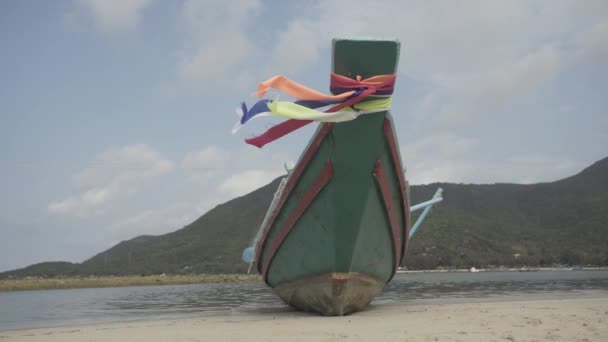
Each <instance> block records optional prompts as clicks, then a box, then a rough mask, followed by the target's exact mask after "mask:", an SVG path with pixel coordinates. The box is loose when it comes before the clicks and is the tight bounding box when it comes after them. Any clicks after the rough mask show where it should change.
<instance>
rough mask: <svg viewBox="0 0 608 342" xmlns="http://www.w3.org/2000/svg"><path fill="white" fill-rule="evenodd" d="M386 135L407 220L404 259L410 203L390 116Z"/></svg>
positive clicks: (404, 250)
mask: <svg viewBox="0 0 608 342" xmlns="http://www.w3.org/2000/svg"><path fill="white" fill-rule="evenodd" d="M384 137H385V138H386V141H387V143H388V147H389V149H390V151H391V157H392V164H393V167H394V169H395V173H396V174H397V179H398V180H399V190H400V193H401V201H400V203H401V208H402V210H403V212H404V213H405V214H404V217H405V222H403V226H402V227H403V228H402V229H403V234H402V236H403V245H402V247H401V254H400V256H399V260H403V258H404V257H405V253H406V251H407V246H408V241H409V236H410V234H409V230H410V204H409V200H408V194H407V187H408V184H407V181H406V180H405V176H404V174H403V166H402V164H401V156H400V155H399V150H398V147H397V140H396V139H395V131H394V128H393V125H392V123H391V120H390V119H389V118H385V119H384Z"/></svg>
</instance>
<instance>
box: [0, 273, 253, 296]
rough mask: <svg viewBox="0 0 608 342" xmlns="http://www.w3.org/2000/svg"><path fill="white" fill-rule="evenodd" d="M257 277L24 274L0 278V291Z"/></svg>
mask: <svg viewBox="0 0 608 342" xmlns="http://www.w3.org/2000/svg"><path fill="white" fill-rule="evenodd" d="M257 281H262V278H261V276H259V275H257V274H196V275H194V274H193V275H147V276H80V277H79V276H72V277H53V278H42V277H25V278H15V279H0V292H5V291H35V290H54V289H78V288H102V287H123V286H158V285H186V284H207V283H235V282H257Z"/></svg>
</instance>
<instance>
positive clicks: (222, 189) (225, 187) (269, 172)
mask: <svg viewBox="0 0 608 342" xmlns="http://www.w3.org/2000/svg"><path fill="white" fill-rule="evenodd" d="M282 174H284V171H283V170H281V169H280V168H276V169H255V170H247V171H243V172H240V173H237V174H234V175H232V176H230V177H228V178H227V179H226V180H224V181H223V182H222V183H221V184H220V185H219V187H218V191H219V193H220V194H222V195H226V196H231V197H236V196H242V195H245V194H247V193H249V192H251V191H253V190H256V189H258V188H260V187H262V186H264V185H266V184H268V183H270V182H271V181H273V180H274V179H275V178H277V177H279V176H280V175H282Z"/></svg>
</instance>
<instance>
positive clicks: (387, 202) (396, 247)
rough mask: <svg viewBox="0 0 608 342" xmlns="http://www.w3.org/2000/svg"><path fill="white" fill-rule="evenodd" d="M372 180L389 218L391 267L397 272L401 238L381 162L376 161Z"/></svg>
mask: <svg viewBox="0 0 608 342" xmlns="http://www.w3.org/2000/svg"><path fill="white" fill-rule="evenodd" d="M373 175H374V178H376V184H377V185H378V189H379V190H380V194H381V195H382V202H383V203H384V209H385V210H386V216H387V217H388V218H389V222H390V227H389V228H390V230H391V234H392V235H393V253H394V254H395V263H394V265H393V267H394V268H395V271H397V267H399V260H400V256H401V238H400V237H399V228H398V227H397V214H396V212H395V205H394V204H393V200H392V199H391V194H390V191H391V190H390V188H389V185H388V180H387V179H386V173H385V172H384V167H383V166H382V161H381V160H377V161H376V166H375V167H374V172H373Z"/></svg>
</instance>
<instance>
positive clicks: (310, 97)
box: [232, 73, 396, 148]
mask: <svg viewBox="0 0 608 342" xmlns="http://www.w3.org/2000/svg"><path fill="white" fill-rule="evenodd" d="M395 80H396V77H395V75H378V76H373V77H370V78H367V79H361V77H360V76H358V77H357V78H356V79H351V78H348V77H345V76H341V75H338V74H334V73H332V74H331V91H332V93H334V94H337V95H324V94H322V93H320V92H317V91H315V90H313V89H310V88H308V87H305V86H303V85H301V84H299V83H297V82H294V81H291V80H289V79H288V78H286V77H285V76H282V75H279V76H275V77H272V78H270V79H268V80H266V81H264V82H262V83H260V84H259V86H258V90H257V95H258V96H259V97H260V98H262V97H263V96H264V95H265V94H266V93H267V92H268V90H270V89H271V88H272V89H276V90H279V91H282V92H284V93H286V94H287V95H290V96H291V97H293V98H295V99H296V100H297V101H295V102H286V101H279V100H278V99H275V100H268V99H262V100H260V101H258V102H257V103H256V104H254V105H253V107H251V109H247V106H246V104H245V103H242V105H241V108H240V110H239V111H238V114H239V116H240V119H239V121H238V122H237V124H236V125H235V127H234V128H233V130H232V131H233V133H234V132H236V131H238V129H239V128H240V127H241V126H242V125H244V124H245V123H246V122H247V121H249V120H251V119H253V118H255V117H261V116H268V115H274V116H278V117H284V118H287V119H289V120H287V121H284V122H282V123H280V124H278V125H275V126H273V127H271V128H270V129H269V130H267V131H266V132H265V133H263V134H261V135H259V136H256V137H253V138H249V139H246V140H245V142H246V143H248V144H250V145H254V146H257V147H259V148H261V147H263V146H264V145H266V144H268V143H269V142H272V141H274V140H276V139H279V138H280V137H282V136H285V135H287V134H289V133H291V132H293V131H295V130H297V129H299V128H301V127H303V126H305V125H307V124H309V123H311V122H312V121H319V122H342V121H349V120H354V119H356V118H357V117H358V116H359V115H363V114H369V113H376V112H381V111H386V110H388V109H389V108H390V105H391V97H390V96H389V95H391V94H392V93H393V89H394V86H395ZM364 99H366V101H362V100H364ZM322 107H329V108H328V109H326V110H325V111H320V110H318V108H322ZM348 107H350V108H348Z"/></svg>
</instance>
